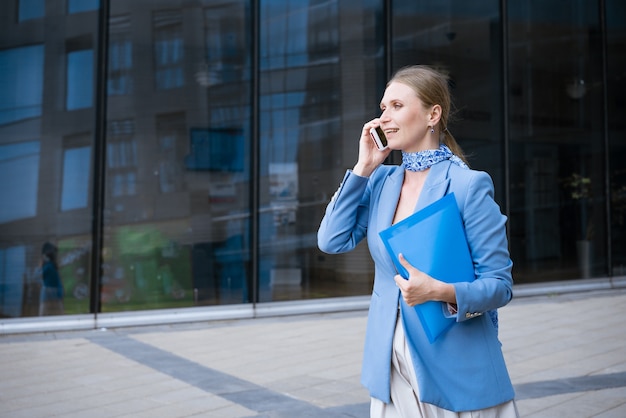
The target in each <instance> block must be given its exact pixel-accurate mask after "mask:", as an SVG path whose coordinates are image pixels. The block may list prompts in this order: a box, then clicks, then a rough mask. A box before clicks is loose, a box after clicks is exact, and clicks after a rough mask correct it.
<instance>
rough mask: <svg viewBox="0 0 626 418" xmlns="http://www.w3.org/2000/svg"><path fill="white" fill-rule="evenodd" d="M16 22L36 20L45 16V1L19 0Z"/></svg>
mask: <svg viewBox="0 0 626 418" xmlns="http://www.w3.org/2000/svg"><path fill="white" fill-rule="evenodd" d="M18 7H19V12H18V20H19V21H20V22H23V21H25V20H30V19H38V18H40V17H44V16H45V14H46V2H45V0H19V4H18Z"/></svg>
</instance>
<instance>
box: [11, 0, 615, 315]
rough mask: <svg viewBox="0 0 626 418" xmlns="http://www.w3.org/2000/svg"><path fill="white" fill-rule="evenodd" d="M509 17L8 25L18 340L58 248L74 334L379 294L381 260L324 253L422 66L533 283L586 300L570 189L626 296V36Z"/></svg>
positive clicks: (519, 14) (123, 16)
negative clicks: (375, 129) (146, 316)
mask: <svg viewBox="0 0 626 418" xmlns="http://www.w3.org/2000/svg"><path fill="white" fill-rule="evenodd" d="M386 3H390V4H392V6H393V7H391V9H389V8H387V7H386V6H385V4H386ZM492 3H493V2H472V3H471V4H465V3H462V4H461V3H458V2H453V1H444V2H441V1H432V2H419V3H418V4H416V2H413V1H408V0H407V1H394V2H386V1H382V0H380V1H379V0H368V1H364V2H362V4H359V5H358V7H354V4H353V3H350V2H344V1H341V0H334V1H333V0H331V1H324V2H319V1H309V2H302V1H291V0H290V1H285V2H274V1H260V2H249V1H243V0H224V1H214V0H198V1H194V2H180V1H174V2H172V1H170V0H157V1H144V0H130V1H126V0H125V1H122V0H100V1H98V0H90V1H87V0H67V1H65V0H48V1H47V2H43V1H41V2H38V1H28V0H15V1H7V2H3V4H2V6H0V10H1V11H2V13H1V14H0V16H1V17H0V19H2V21H1V22H0V23H1V24H0V27H1V28H2V29H0V33H1V34H2V36H0V69H1V70H0V178H2V179H3V180H5V181H3V183H2V186H0V196H1V197H0V199H1V200H2V204H0V316H4V317H9V318H15V317H20V316H31V315H33V313H34V312H37V310H36V309H33V305H36V304H37V297H36V290H37V284H38V278H37V268H38V262H39V257H40V254H39V250H40V247H41V244H42V243H43V242H44V241H48V240H50V241H54V242H56V243H57V244H58V247H59V250H60V258H61V264H62V266H61V275H62V277H63V280H64V282H65V284H66V288H68V289H69V291H68V294H67V296H66V297H67V300H66V303H65V307H66V313H67V314H77V313H89V312H91V311H93V309H95V307H96V306H98V305H99V304H100V303H101V310H102V311H104V312H115V311H135V310H148V309H153V308H169V307H176V308H179V307H191V306H197V305H220V304H234V303H237V304H238V303H246V304H249V303H251V302H260V303H263V302H270V301H281V300H312V299H317V298H326V297H338V296H358V295H366V294H368V293H369V291H370V285H371V283H370V281H371V279H372V276H373V274H372V265H371V262H370V261H369V256H368V254H367V248H366V246H365V245H362V246H361V247H359V248H358V250H357V251H356V252H353V253H350V254H346V255H342V256H328V255H324V254H322V253H320V252H319V251H318V250H317V248H316V238H315V233H316V230H317V227H318V225H319V221H320V219H321V216H322V214H323V210H324V206H325V204H326V202H327V201H328V199H329V197H330V196H331V195H332V194H333V192H334V190H335V189H336V187H337V185H338V182H339V181H340V179H341V177H342V175H343V172H344V171H345V169H346V168H349V167H350V166H351V165H352V164H353V163H354V161H355V160H356V147H355V142H356V138H357V137H358V133H359V131H360V128H361V126H362V124H363V122H364V121H366V120H369V119H371V118H373V117H375V115H376V114H377V112H378V110H377V109H378V105H377V103H378V100H379V97H380V94H381V92H382V90H383V88H384V83H385V80H386V79H387V77H388V75H389V74H388V71H391V70H394V69H396V68H399V67H401V66H403V65H407V64H411V63H416V62H419V63H429V64H433V65H437V66H441V67H444V68H446V69H447V70H448V71H449V73H450V76H451V80H452V83H451V88H452V91H453V94H454V96H455V98H456V103H457V108H458V112H457V116H458V118H457V119H458V120H457V121H456V123H455V124H454V125H453V127H452V129H453V132H454V134H455V136H456V137H457V139H458V140H459V142H460V143H461V144H462V145H463V146H464V148H465V149H466V151H468V153H469V154H470V155H471V156H472V160H471V162H472V164H473V166H474V167H476V168H478V169H483V170H487V171H488V172H489V173H490V174H491V175H492V177H493V178H494V182H495V185H496V198H497V199H498V200H499V201H500V202H501V204H502V207H503V210H505V211H506V212H507V214H508V215H509V219H510V223H509V231H510V235H511V252H512V254H513V259H514V263H515V266H516V269H517V270H516V279H517V281H518V283H524V282H531V281H548V280H550V281H552V280H562V279H577V278H580V277H581V273H580V271H579V270H578V269H577V264H576V259H577V257H578V256H577V254H576V240H577V237H578V235H579V234H578V233H577V231H575V229H576V228H577V227H578V222H577V221H576V214H577V213H578V212H577V211H578V206H577V203H576V202H572V201H571V199H568V198H567V196H566V193H564V191H563V189H562V187H560V184H561V183H560V180H561V179H563V178H566V177H568V176H570V175H571V174H572V173H573V172H575V173H579V174H580V175H583V176H584V177H588V178H590V179H591V184H592V186H591V187H592V189H593V199H592V200H591V201H590V203H589V207H590V209H589V213H586V214H585V215H586V216H587V217H588V219H589V220H590V221H589V222H590V224H592V225H593V226H594V228H593V231H594V234H593V237H591V238H590V240H591V241H592V245H591V248H593V250H592V251H591V254H592V257H593V258H592V260H590V261H591V264H590V274H591V275H592V276H593V277H596V278H599V280H602V279H603V278H606V277H609V276H612V275H620V274H624V265H625V264H626V259H624V257H623V254H626V251H625V250H624V249H625V247H626V241H625V240H626V227H625V226H624V225H623V216H621V215H623V213H622V212H620V211H621V210H622V209H623V206H624V205H623V204H622V203H620V202H623V200H624V197H623V196H622V194H623V193H622V194H620V193H621V192H620V190H622V189H623V188H624V184H626V178H625V177H624V176H625V175H626V173H624V172H623V171H619V170H620V167H621V166H620V162H621V161H622V159H623V155H624V148H623V147H624V145H623V144H624V134H625V129H624V123H623V121H622V120H621V119H620V118H619V115H620V114H621V113H623V110H624V103H623V99H622V98H623V97H624V93H625V91H624V89H625V86H624V78H623V73H624V71H625V68H626V64H625V63H624V60H623V58H622V55H621V54H620V53H619V52H618V51H620V48H621V47H622V46H623V44H624V42H625V39H624V36H625V35H624V21H626V16H625V15H624V14H625V13H626V12H625V11H624V10H623V9H624V8H623V7H622V6H621V3H619V1H617V0H607V1H604V2H599V1H591V0H590V1H587V2H585V3H584V5H583V4H582V3H581V4H577V5H573V6H572V7H571V11H570V12H571V13H570V14H563V13H555V10H556V9H558V7H559V4H557V2H555V1H548V2H544V3H542V4H541V5H525V4H522V3H519V4H518V3H514V4H510V5H509V7H508V9H507V10H508V15H507V16H506V17H503V16H501V15H500V13H501V12H500V9H499V7H498V5H496V4H492ZM508 3H510V2H508ZM257 5H258V9H257V8H256V6H257ZM601 5H602V6H603V7H604V8H601V7H600V6H601ZM100 6H103V7H104V6H107V7H104V9H107V10H109V16H108V26H107V27H106V28H102V27H98V22H99V20H98V8H99V7H100ZM583 6H584V7H583ZM387 10H391V13H392V14H391V15H386V14H385V11H387ZM600 13H605V15H606V17H607V19H606V26H601V25H600V22H601V21H603V20H602V19H600ZM505 23H506V27H504V26H503V25H504V24H505ZM505 28H506V31H504V29H505ZM253 31H256V32H253ZM505 33H506V34H507V35H508V37H507V38H504V37H503V36H504V35H503V34H505ZM105 34H106V35H107V37H106V43H105V45H104V47H105V48H106V52H107V56H108V60H107V68H106V69H107V71H106V73H103V72H101V71H99V70H100V69H101V68H102V67H101V66H99V65H98V62H99V61H98V60H99V57H100V56H101V55H102V54H101V53H102V51H101V50H100V49H99V48H100V47H99V45H100V40H101V39H104V38H103V36H104V35H105ZM603 42H605V43H603ZM602 51H606V54H605V55H602V54H603V53H602ZM505 58H506V60H505ZM603 60H606V63H607V64H606V68H603V67H602V65H601V64H602V62H603ZM507 64H508V66H507ZM102 76H105V77H106V78H105V79H102ZM573 80H575V82H573ZM580 80H583V82H582V83H581V81H580ZM572 83H573V84H572ZM104 92H106V95H104V94H103V93H104ZM105 99H106V100H105ZM104 104H106V108H105V109H103V112H102V113H100V112H99V109H100V108H99V106H102V105H104ZM600 109H601V111H600ZM605 116H606V120H605V119H604V117H605ZM101 125H104V127H105V131H106V137H101V136H100V133H99V131H98V129H96V128H97V127H98V126H101ZM101 145H102V146H101ZM102 150H104V151H105V152H102ZM393 159H397V156H394V157H392V160H393ZM606 161H608V162H609V165H608V167H607V166H606V165H605V162H606ZM100 166H102V167H103V171H104V177H100V176H98V175H97V173H98V168H99V167H100ZM7 180H8V181H7ZM101 180H103V181H104V193H103V196H102V197H103V201H102V200H101V199H100V198H99V195H98V194H97V193H98V190H99V184H100V183H99V181H101ZM606 180H608V182H609V184H610V189H611V190H615V193H614V194H613V195H612V196H607V195H606V190H605V187H604V185H605V184H606ZM94 202H95V204H94ZM605 205H610V207H611V208H612V209H613V212H611V214H612V218H610V219H609V218H607V217H606V211H605V210H604V206H605ZM100 215H101V216H100ZM100 219H101V223H99V220H100ZM94 221H95V223H94ZM611 222H612V223H611ZM609 226H610V228H609ZM96 255H98V256H96ZM590 257H591V256H590ZM94 261H97V262H98V263H100V265H93V262H94ZM95 286H101V290H100V291H98V292H90V289H95ZM90 294H91V295H93V296H94V297H96V298H97V300H96V299H94V300H91V301H90ZM96 302H99V303H96Z"/></svg>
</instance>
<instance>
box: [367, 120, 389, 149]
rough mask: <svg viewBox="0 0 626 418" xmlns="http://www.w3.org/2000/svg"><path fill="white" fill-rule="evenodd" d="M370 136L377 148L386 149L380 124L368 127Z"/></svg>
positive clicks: (384, 137)
mask: <svg viewBox="0 0 626 418" xmlns="http://www.w3.org/2000/svg"><path fill="white" fill-rule="evenodd" d="M370 136H371V137H372V140H373V141H374V143H375V144H376V148H378V149H379V150H381V151H382V150H384V149H387V137H386V136H385V132H383V130H382V128H381V127H380V126H378V127H376V128H372V129H370Z"/></svg>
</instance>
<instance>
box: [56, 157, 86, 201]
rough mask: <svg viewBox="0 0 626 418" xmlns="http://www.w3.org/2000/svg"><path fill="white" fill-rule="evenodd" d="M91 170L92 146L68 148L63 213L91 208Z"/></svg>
mask: <svg viewBox="0 0 626 418" xmlns="http://www.w3.org/2000/svg"><path fill="white" fill-rule="evenodd" d="M90 168H91V146H89V145H85V146H82V147H72V148H66V149H65V150H64V151H63V180H62V182H63V183H62V186H61V210H62V211H67V210H72V209H82V208H86V207H88V206H89V201H88V199H89V185H90V179H91V178H90V176H89V170H90Z"/></svg>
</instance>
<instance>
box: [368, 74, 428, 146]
mask: <svg viewBox="0 0 626 418" xmlns="http://www.w3.org/2000/svg"><path fill="white" fill-rule="evenodd" d="M380 109H381V111H382V114H381V115H380V126H381V127H382V129H383V131H385V135H386V136H387V140H388V142H389V147H390V148H391V149H396V150H403V151H406V152H417V151H422V150H425V149H436V148H437V147H438V146H439V141H438V138H437V135H435V134H431V132H430V128H429V126H433V122H432V121H433V119H432V116H433V112H432V108H431V109H428V108H425V107H424V104H423V103H422V101H421V100H420V99H419V98H418V97H417V95H416V94H415V92H414V91H413V89H412V88H411V87H409V86H407V85H406V84H403V83H398V82H392V83H391V84H389V86H388V87H387V89H386V90H385V94H384V95H383V98H382V100H381V101H380Z"/></svg>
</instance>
